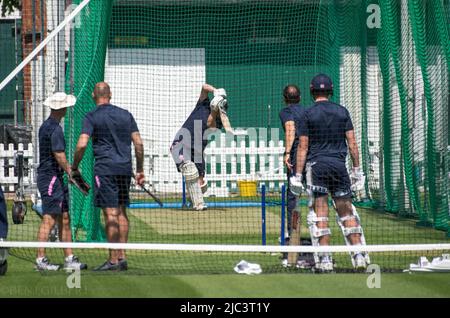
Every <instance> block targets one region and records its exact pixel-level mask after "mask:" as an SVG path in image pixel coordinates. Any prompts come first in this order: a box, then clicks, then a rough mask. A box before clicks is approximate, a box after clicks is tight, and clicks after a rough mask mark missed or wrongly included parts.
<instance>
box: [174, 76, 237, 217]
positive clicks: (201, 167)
mask: <svg viewBox="0 0 450 318" xmlns="http://www.w3.org/2000/svg"><path fill="white" fill-rule="evenodd" d="M208 93H213V94H214V98H213V99H212V100H210V99H209V97H208ZM227 108H228V101H227V94H226V92H225V90H224V89H223V88H219V89H216V88H215V87H213V86H211V85H209V84H203V86H202V91H201V92H200V96H199V98H198V101H197V105H196V106H195V108H194V110H193V111H192V112H191V114H190V115H189V117H188V118H187V119H186V121H185V122H184V124H183V126H182V127H181V129H180V130H179V131H178V132H177V134H176V136H175V138H174V141H173V142H172V146H171V148H170V151H171V153H172V157H173V160H174V161H175V164H176V166H177V169H178V171H179V172H181V174H182V175H183V177H184V178H185V181H186V188H187V191H188V194H189V196H190V198H191V201H192V204H193V209H194V210H196V211H202V210H206V208H207V207H206V205H205V202H204V200H203V194H204V193H205V192H206V191H207V189H208V183H207V181H206V180H205V159H204V150H205V148H206V146H207V144H208V140H207V138H206V136H204V134H205V131H206V130H207V129H215V128H218V129H221V128H224V129H225V130H226V131H227V132H231V133H234V132H233V130H232V128H231V125H230V121H229V119H228V115H227Z"/></svg>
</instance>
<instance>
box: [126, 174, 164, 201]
mask: <svg viewBox="0 0 450 318" xmlns="http://www.w3.org/2000/svg"><path fill="white" fill-rule="evenodd" d="M133 179H134V180H136V178H135V176H134V175H133ZM139 187H140V188H141V189H142V190H144V191H145V192H147V194H148V195H149V196H151V197H152V198H153V200H155V202H156V203H158V204H159V206H160V207H162V206H163V203H162V201H161V200H160V199H158V197H157V196H155V195H154V194H153V193H151V192H150V190H148V189H147V188H146V187H145V186H144V185H143V184H139Z"/></svg>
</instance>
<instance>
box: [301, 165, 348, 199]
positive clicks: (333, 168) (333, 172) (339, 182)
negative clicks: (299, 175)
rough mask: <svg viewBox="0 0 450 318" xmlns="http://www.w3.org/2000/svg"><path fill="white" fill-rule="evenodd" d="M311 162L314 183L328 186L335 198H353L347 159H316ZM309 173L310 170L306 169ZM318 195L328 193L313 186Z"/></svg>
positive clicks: (315, 193) (318, 185)
mask: <svg viewBox="0 0 450 318" xmlns="http://www.w3.org/2000/svg"><path fill="white" fill-rule="evenodd" d="M309 163H311V175H312V183H313V184H312V185H313V186H315V187H322V188H327V189H328V193H329V194H331V196H332V197H334V198H351V197H352V191H351V188H350V186H351V183H350V177H349V176H348V171H347V167H346V166H345V161H343V160H339V159H325V160H314V161H312V162H309ZM306 173H307V175H308V171H306ZM313 192H314V195H315V196H316V197H318V196H323V195H327V193H324V192H323V191H320V190H317V188H313Z"/></svg>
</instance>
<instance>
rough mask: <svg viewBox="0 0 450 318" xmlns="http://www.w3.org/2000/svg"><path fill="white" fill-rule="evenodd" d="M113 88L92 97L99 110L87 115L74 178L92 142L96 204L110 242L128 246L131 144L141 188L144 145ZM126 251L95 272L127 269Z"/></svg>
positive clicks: (99, 87) (100, 87) (112, 254)
mask: <svg viewBox="0 0 450 318" xmlns="http://www.w3.org/2000/svg"><path fill="white" fill-rule="evenodd" d="M111 96H112V94H111V89H110V87H109V85H108V84H107V83H105V82H100V83H97V84H96V85H95V88H94V92H93V93H92V98H93V99H94V101H95V104H96V105H97V107H96V109H95V110H93V111H91V112H89V113H88V114H86V117H85V118H84V121H83V128H82V130H81V135H80V138H79V139H78V143H77V147H76V151H75V155H74V159H73V164H72V170H73V171H72V176H73V177H74V178H76V177H77V176H79V175H80V173H79V171H78V166H79V164H80V162H81V160H82V159H83V155H84V152H85V149H86V147H87V144H88V141H89V139H90V138H91V139H92V147H93V150H94V158H95V165H94V175H95V180H94V185H95V187H94V193H95V199H94V203H95V206H96V207H99V208H101V209H102V210H103V215H104V217H105V227H106V236H107V239H108V242H110V243H127V241H128V228H129V222H128V217H127V214H126V206H127V204H128V203H129V192H130V182H131V178H132V176H133V171H132V163H131V144H132V143H133V145H134V150H135V155H136V170H137V171H136V173H135V174H134V177H135V179H136V183H137V184H138V185H143V184H144V181H145V176H144V146H143V144H142V139H141V136H140V134H139V129H138V127H137V124H136V121H135V120H134V118H133V115H132V114H131V113H130V112H128V111H127V110H125V109H122V108H119V107H117V106H114V105H112V104H111V103H110V101H111ZM127 269H128V263H127V260H126V257H125V251H124V250H110V251H109V259H108V260H107V261H106V262H105V263H104V264H102V265H100V266H99V267H97V268H96V269H95V270H99V271H108V270H119V271H121V270H127Z"/></svg>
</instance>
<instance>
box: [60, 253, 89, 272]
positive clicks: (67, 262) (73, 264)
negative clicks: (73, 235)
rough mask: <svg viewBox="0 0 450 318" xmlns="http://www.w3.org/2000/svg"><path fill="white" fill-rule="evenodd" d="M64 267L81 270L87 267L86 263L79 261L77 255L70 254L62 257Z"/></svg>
mask: <svg viewBox="0 0 450 318" xmlns="http://www.w3.org/2000/svg"><path fill="white" fill-rule="evenodd" d="M64 269H66V270H67V269H72V270H83V269H87V264H85V263H81V262H80V260H79V259H78V257H77V256H75V255H70V256H67V257H66V258H65V259H64Z"/></svg>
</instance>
